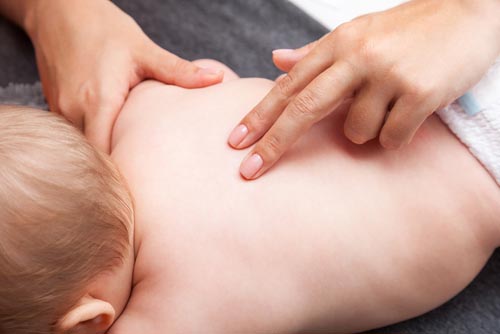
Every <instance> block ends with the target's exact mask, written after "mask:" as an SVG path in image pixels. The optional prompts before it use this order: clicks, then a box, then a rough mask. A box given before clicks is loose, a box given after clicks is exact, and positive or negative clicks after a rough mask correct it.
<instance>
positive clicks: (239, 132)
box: [229, 124, 248, 148]
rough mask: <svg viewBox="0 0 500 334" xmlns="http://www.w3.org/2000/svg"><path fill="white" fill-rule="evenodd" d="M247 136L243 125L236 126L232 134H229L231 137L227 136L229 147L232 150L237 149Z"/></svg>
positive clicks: (246, 129) (246, 130)
mask: <svg viewBox="0 0 500 334" xmlns="http://www.w3.org/2000/svg"><path fill="white" fill-rule="evenodd" d="M247 135H248V128H247V127H246V125H244V124H240V125H238V126H237V127H236V128H235V129H234V130H233V132H231V135H229V145H231V146H232V147H234V148H237V147H238V146H239V145H240V144H241V142H242V141H243V139H245V137H246V136H247Z"/></svg>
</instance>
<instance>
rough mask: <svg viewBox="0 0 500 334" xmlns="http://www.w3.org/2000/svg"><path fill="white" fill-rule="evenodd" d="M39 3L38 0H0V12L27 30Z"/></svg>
mask: <svg viewBox="0 0 500 334" xmlns="http://www.w3.org/2000/svg"><path fill="white" fill-rule="evenodd" d="M37 5H38V1H36V0H16V1H12V0H0V14H2V15H4V16H5V17H6V18H7V19H9V20H10V21H12V22H14V23H15V24H17V25H18V26H20V27H21V28H23V29H24V30H27V29H28V26H29V24H30V23H29V22H30V21H31V17H32V13H33V10H34V7H35V6H37Z"/></svg>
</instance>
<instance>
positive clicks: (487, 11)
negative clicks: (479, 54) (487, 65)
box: [459, 0, 500, 55]
mask: <svg viewBox="0 0 500 334" xmlns="http://www.w3.org/2000/svg"><path fill="white" fill-rule="evenodd" d="M459 1H460V2H461V3H462V5H463V8H464V9H465V10H466V11H467V12H468V13H470V14H471V15H472V16H473V17H474V20H475V22H477V25H478V27H480V26H483V27H485V28H486V29H488V31H489V32H490V33H491V34H488V36H489V37H491V43H492V46H493V45H494V46H496V48H497V50H498V52H499V55H500V0H459Z"/></svg>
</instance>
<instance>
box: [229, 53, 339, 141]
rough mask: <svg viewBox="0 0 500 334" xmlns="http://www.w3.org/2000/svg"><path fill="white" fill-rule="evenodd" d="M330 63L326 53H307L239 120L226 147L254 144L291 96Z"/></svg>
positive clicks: (285, 105) (328, 54) (328, 55)
mask: <svg viewBox="0 0 500 334" xmlns="http://www.w3.org/2000/svg"><path fill="white" fill-rule="evenodd" d="M332 64H333V60H332V56H331V55H330V52H327V50H324V51H323V50H321V47H317V48H315V49H314V50H313V51H311V52H310V53H309V54H308V55H307V56H306V57H305V58H304V59H303V60H302V61H301V62H299V63H298V64H297V65H296V66H295V67H294V68H293V69H292V70H291V71H290V73H288V75H286V76H284V77H282V78H281V79H280V80H278V81H277V82H276V85H275V86H274V87H273V89H271V91H270V92H269V93H268V94H267V96H266V97H265V98H264V99H263V100H262V101H261V102H260V103H259V104H257V106H255V107H254V108H253V109H252V110H251V111H250V113H248V114H247V115H246V116H245V117H244V118H243V120H241V122H240V124H239V125H238V126H237V127H236V128H235V129H234V130H233V131H232V132H231V135H230V136H229V140H228V143H229V145H230V146H232V147H233V148H236V149H243V148H245V147H248V146H250V145H252V144H254V143H255V142H256V141H257V140H258V139H259V138H261V137H262V136H263V135H264V133H266V132H267V131H268V130H269V128H270V127H271V126H272V125H273V124H274V122H275V121H276V120H277V119H278V117H279V116H280V115H281V113H282V112H283V110H284V109H285V108H286V107H287V105H288V104H289V103H290V101H291V100H292V99H293V98H294V97H295V95H297V94H298V93H299V92H301V91H302V90H303V89H304V88H305V87H306V86H307V85H308V84H309V83H310V82H311V81H312V80H313V79H314V78H316V77H317V76H318V75H320V74H321V73H322V72H324V71H325V70H326V69H327V68H329V67H330V66H331V65H332Z"/></svg>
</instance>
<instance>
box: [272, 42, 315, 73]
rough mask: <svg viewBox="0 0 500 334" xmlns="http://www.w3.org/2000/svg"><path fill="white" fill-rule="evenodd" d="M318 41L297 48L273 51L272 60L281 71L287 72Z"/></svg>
mask: <svg viewBox="0 0 500 334" xmlns="http://www.w3.org/2000/svg"><path fill="white" fill-rule="evenodd" d="M317 43H318V41H314V42H312V43H309V44H307V45H306V46H303V47H301V48H299V49H295V50H293V49H279V50H274V51H273V62H274V64H275V65H276V67H277V68H279V69H280V70H282V71H283V72H289V71H290V70H291V69H292V68H293V67H294V66H295V64H297V63H298V62H299V61H301V60H302V59H303V58H304V57H305V56H307V55H308V54H309V52H311V50H312V49H314V47H315V46H316V45H317Z"/></svg>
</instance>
